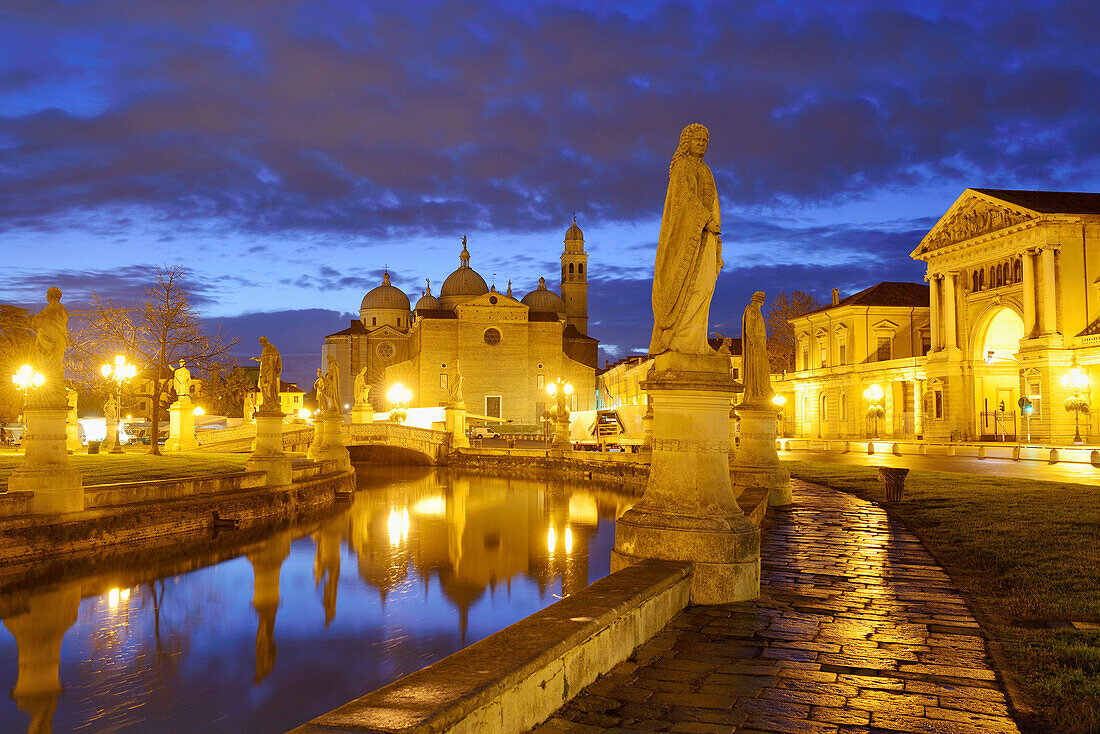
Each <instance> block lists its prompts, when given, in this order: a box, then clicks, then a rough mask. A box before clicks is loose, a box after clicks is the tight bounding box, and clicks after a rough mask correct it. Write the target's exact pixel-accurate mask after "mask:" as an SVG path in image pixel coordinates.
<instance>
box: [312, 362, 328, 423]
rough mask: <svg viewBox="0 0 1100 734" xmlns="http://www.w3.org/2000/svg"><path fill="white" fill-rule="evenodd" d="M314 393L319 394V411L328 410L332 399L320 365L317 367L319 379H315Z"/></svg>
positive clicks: (322, 412)
mask: <svg viewBox="0 0 1100 734" xmlns="http://www.w3.org/2000/svg"><path fill="white" fill-rule="evenodd" d="M313 393H314V394H315V395H316V396H317V412H318V413H321V414H324V413H326V412H328V410H329V408H330V404H331V402H332V401H330V400H329V396H328V385H326V384H325V376H324V374H322V373H321V368H320V367H318V368H317V379H316V380H314V381H313Z"/></svg>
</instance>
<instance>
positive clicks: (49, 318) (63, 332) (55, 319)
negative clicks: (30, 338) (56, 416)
mask: <svg viewBox="0 0 1100 734" xmlns="http://www.w3.org/2000/svg"><path fill="white" fill-rule="evenodd" d="M31 325H32V327H33V328H34V330H35V345H34V363H35V366H36V367H38V371H39V372H41V373H42V374H43V375H44V376H45V378H46V382H45V384H44V385H43V386H42V387H40V388H38V389H37V390H35V391H34V393H33V394H32V397H31V399H30V402H31V403H32V404H36V405H64V404H65V403H66V402H67V400H66V397H65V384H64V381H63V378H64V375H65V371H64V369H63V368H62V360H63V359H64V357H65V348H66V347H68V346H69V312H68V311H67V310H65V307H64V306H62V305H61V304H60V303H49V302H47V303H46V307H45V308H43V309H42V310H41V311H39V312H38V313H37V314H35V315H34V316H33V317H32V318H31Z"/></svg>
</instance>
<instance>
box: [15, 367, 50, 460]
mask: <svg viewBox="0 0 1100 734" xmlns="http://www.w3.org/2000/svg"><path fill="white" fill-rule="evenodd" d="M11 381H12V382H13V383H14V384H15V386H16V387H17V388H19V390H20V391H21V392H22V393H23V420H22V422H21V423H20V426H21V427H22V435H20V440H21V441H22V440H25V439H26V437H27V410H26V408H27V397H28V396H29V395H30V393H31V390H37V389H38V388H40V387H42V385H44V384H45V382H46V376H45V375H43V374H42V373H41V372H39V371H38V370H36V369H35V368H34V367H31V366H30V365H29V364H25V365H23V366H22V367H20V368H19V371H18V372H16V373H15V374H14V375H12V376H11Z"/></svg>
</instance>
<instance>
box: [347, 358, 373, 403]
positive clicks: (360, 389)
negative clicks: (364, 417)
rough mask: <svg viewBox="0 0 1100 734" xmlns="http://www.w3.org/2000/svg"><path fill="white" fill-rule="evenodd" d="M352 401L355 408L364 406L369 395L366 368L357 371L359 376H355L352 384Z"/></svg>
mask: <svg viewBox="0 0 1100 734" xmlns="http://www.w3.org/2000/svg"><path fill="white" fill-rule="evenodd" d="M351 391H352V400H354V401H355V405H356V407H360V406H364V405H366V404H367V403H368V402H369V400H368V398H369V395H370V385H369V384H368V383H367V368H366V367H364V368H363V369H361V370H359V374H357V375H356V376H355V381H354V383H353V384H352V388H351Z"/></svg>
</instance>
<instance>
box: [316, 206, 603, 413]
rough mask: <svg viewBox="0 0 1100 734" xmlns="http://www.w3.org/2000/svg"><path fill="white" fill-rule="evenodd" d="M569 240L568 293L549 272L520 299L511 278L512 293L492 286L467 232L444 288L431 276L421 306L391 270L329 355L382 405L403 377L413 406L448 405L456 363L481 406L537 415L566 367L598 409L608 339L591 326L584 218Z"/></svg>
mask: <svg viewBox="0 0 1100 734" xmlns="http://www.w3.org/2000/svg"><path fill="white" fill-rule="evenodd" d="M564 245H565V247H564V249H563V252H562V255H561V283H560V288H561V293H560V294H559V293H556V292H554V291H553V290H552V289H550V288H548V287H547V285H546V279H545V278H539V283H538V286H537V287H536V288H534V289H533V290H531V291H530V292H529V293H527V294H526V295H525V296H523V297H522V298H519V299H517V298H516V297H515V296H513V295H512V285H511V281H509V282H508V289H507V291H506V292H504V293H500V292H498V291H497V290H496V287H495V286H494V287H489V286H488V285H486V283H485V279H484V278H482V277H481V275H480V274H478V272H477V271H476V270H474V269H473V268H472V267H471V266H470V252H469V250H468V249H467V245H466V238H465V237H463V238H462V252H461V253H460V254H459V267H458V269H457V270H455V271H454V272H452V273H451V274H450V275H448V276H447V278H446V279H445V280H444V281H443V287H442V288H440V290H439V295H438V296H436V295H433V294H432V292H431V281H430V280H429V281H428V287H427V288H426V289H425V290H424V293H423V295H422V296H421V298H420V299H419V300H418V301H417V302H416V305H415V306H412V305H411V303H410V301H409V297H408V296H407V295H406V294H405V293H404V292H403V291H402V290H401V289H399V288H397V287H396V286H394V285H393V284H391V283H390V279H389V274H388V273H386V274H385V275H384V276H383V279H382V284H381V285H379V286H377V287H376V288H373V289H372V290H371V291H369V292H368V293H367V295H366V296H364V297H363V302H362V304H361V305H360V307H359V318H358V319H356V320H354V321H352V322H351V324H350V325H349V326H348V328H346V329H343V330H342V331H338V332H336V333H335V334H329V335H328V336H326V337H325V343H324V345H323V347H322V349H321V363H322V364H326V363H327V360H328V357H329V355H332V356H333V357H334V358H335V359H336V361H337V362H338V363H339V365H340V379H341V383H342V384H341V386H340V393H341V395H345V396H348V398H347V399H346V400H347V402H349V403H350V402H351V400H352V399H353V397H354V393H353V386H354V383H355V378H356V376H357V375H361V376H362V378H363V384H365V385H367V386H369V393H368V395H369V401H370V403H371V404H372V406H373V408H374V409H375V410H379V411H385V410H389V409H390V407H391V406H390V405H388V404H387V403H386V397H385V396H386V392H387V390H388V388H389V386H390V385H393V384H394V383H398V382H400V383H401V384H403V385H405V386H406V387H408V388H409V389H410V390H411V391H412V394H413V398H412V402H411V403H410V407H428V406H435V405H443V404H444V403H446V402H447V400H448V396H449V394H450V389H449V385H448V381H449V380H451V379H453V374H454V372H455V369H456V367H458V369H459V371H460V373H461V375H462V395H463V399H464V401H465V403H466V409H467V411H468V412H469V413H471V414H473V415H484V416H488V417H492V418H500V419H502V420H507V421H511V422H513V423H517V424H537V423H538V422H539V420H540V419H541V416H542V414H543V412H544V411H545V410H546V409H547V407H548V406H549V404H550V398H549V396H548V395H547V393H546V384H547V383H548V382H552V381H554V380H556V379H558V378H559V377H562V378H564V379H565V380H566V381H567V382H569V383H571V384H572V385H573V387H574V391H573V395H572V396H571V402H572V404H571V409H573V410H591V409H593V408H594V407H595V403H596V398H595V390H596V377H595V375H596V365H597V348H598V346H599V342H598V340H596V339H593V338H591V337H590V336H588V275H587V273H586V270H587V267H588V255H587V254H586V253H585V250H584V234H583V233H582V232H581V229H580V227H578V226H577V223H576V220H574V222H573V224H572V226H570V227H569V229H568V230H567V231H566V233H565V242H564Z"/></svg>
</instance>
